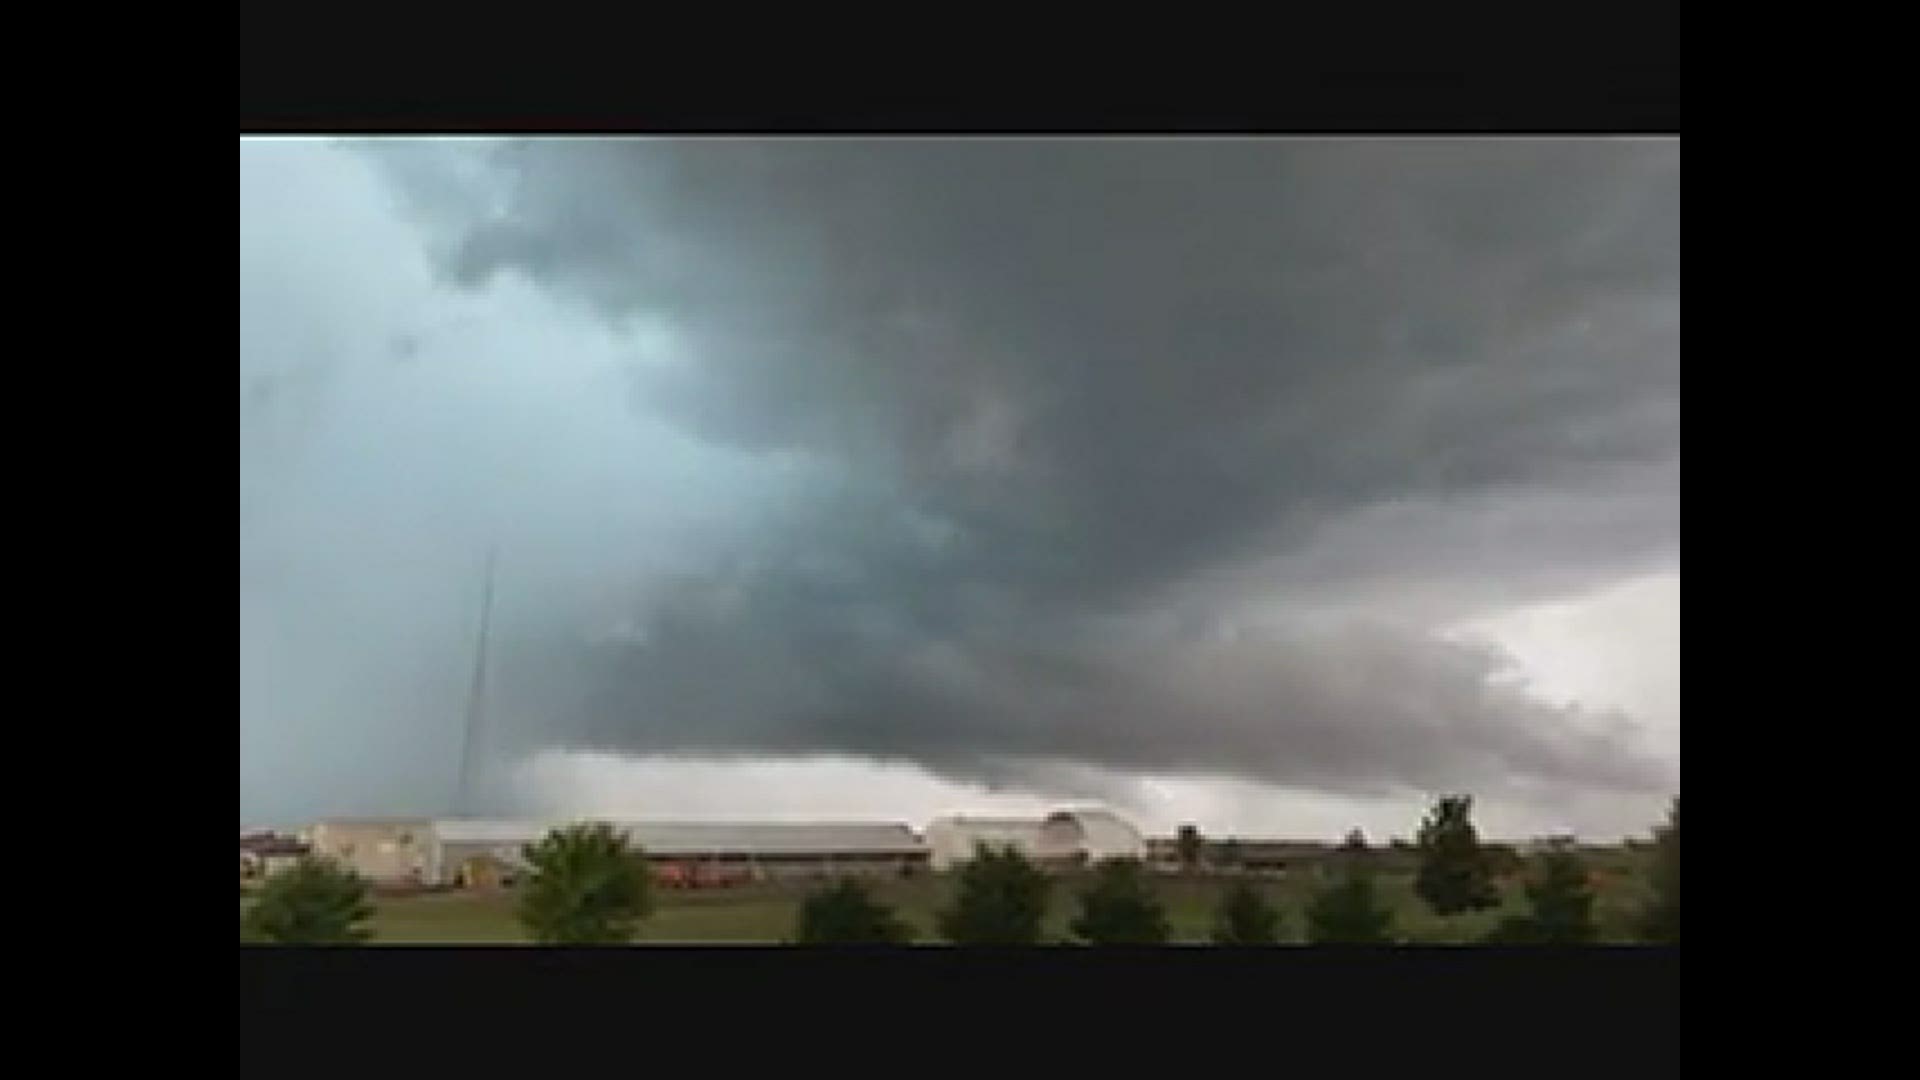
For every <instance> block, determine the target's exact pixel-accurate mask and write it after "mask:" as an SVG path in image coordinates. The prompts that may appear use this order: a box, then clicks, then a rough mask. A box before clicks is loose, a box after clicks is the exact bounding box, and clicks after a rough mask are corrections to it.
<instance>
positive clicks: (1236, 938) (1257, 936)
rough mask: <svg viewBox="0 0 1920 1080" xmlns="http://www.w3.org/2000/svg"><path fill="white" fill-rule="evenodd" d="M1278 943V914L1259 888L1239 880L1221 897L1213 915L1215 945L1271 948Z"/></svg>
mask: <svg viewBox="0 0 1920 1080" xmlns="http://www.w3.org/2000/svg"><path fill="white" fill-rule="evenodd" d="M1279 940H1280V912H1279V911H1278V910H1276V909H1275V908H1274V907H1273V905H1271V904H1269V903H1267V901H1266V900H1265V898H1263V897H1262V896H1261V895H1260V892H1259V890H1258V889H1255V888H1254V887H1253V886H1251V885H1249V884H1247V883H1246V882H1244V881H1242V882H1239V883H1238V884H1236V885H1234V887H1233V888H1232V889H1229V890H1228V891H1227V895H1226V896H1224V897H1222V898H1221V901H1220V907H1219V910H1218V911H1217V912H1215V914H1214V923H1213V942H1214V944H1216V945H1273V944H1276V943H1277V942H1279Z"/></svg>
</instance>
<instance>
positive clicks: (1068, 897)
mask: <svg viewBox="0 0 1920 1080" xmlns="http://www.w3.org/2000/svg"><path fill="white" fill-rule="evenodd" d="M1590 865H1593V866H1595V867H1597V868H1600V869H1602V870H1604V871H1609V873H1608V874H1607V876H1606V877H1605V878H1604V879H1603V881H1602V884H1601V885H1600V887H1599V888H1598V889H1597V894H1598V898H1597V901H1596V904H1595V915H1596V918H1597V919H1598V920H1599V922H1600V925H1601V930H1602V936H1603V939H1604V940H1608V941H1627V940H1630V936H1629V930H1628V928H1629V926H1630V925H1631V920H1632V918H1633V914H1634V912H1635V911H1636V910H1637V909H1638V907H1639V906H1640V905H1641V904H1642V903H1643V902H1644V900H1645V885H1644V882H1643V880H1642V879H1641V878H1640V876H1639V875H1638V874H1637V873H1635V872H1634V869H1635V868H1634V863H1633V861H1631V860H1627V859H1609V858H1606V857H1604V855H1602V856H1597V857H1593V858H1590ZM1152 880H1153V885H1154V889H1155V891H1156V892H1157V893H1158V894H1159V896H1160V898H1161V901H1162V902H1163V903H1164V904H1165V905H1166V907H1167V914H1168V917H1169V919H1170V920H1171V922H1172V923H1173V930H1174V939H1175V940H1176V941H1180V942H1204V941H1206V940H1207V935H1208V932H1209V930H1210V928H1211V926H1212V923H1213V912H1214V908H1215V906H1216V905H1217V904H1218V903H1219V899H1220V896H1221V894H1222V893H1223V892H1224V891H1225V890H1226V889H1227V888H1228V887H1229V885H1230V884H1231V879H1225V878H1218V877H1177V876H1162V877H1155V878H1153V879H1152ZM1256 880H1257V881H1258V886H1259V888H1260V889H1261V890H1262V891H1263V892H1265V893H1266V894H1267V895H1268V897H1269V898H1270V900H1271V901H1272V902H1273V903H1274V904H1275V905H1276V906H1278V907H1279V908H1280V909H1281V911H1282V913H1283V930H1282V933H1283V936H1284V937H1286V938H1288V939H1292V940H1298V939H1299V938H1300V936H1301V934H1302V930H1303V927H1304V923H1305V917H1304V914H1303V912H1304V910H1305V907H1306V904H1307V902H1308V899H1309V898H1310V897H1311V896H1312V894H1313V892H1314V891H1315V890H1316V889H1317V888H1318V887H1319V884H1320V883H1319V881H1318V879H1317V878H1316V877H1315V876H1314V875H1313V873H1312V872H1311V871H1310V870H1309V871H1304V872H1301V873H1299V874H1298V875H1297V876H1295V877H1292V878H1283V879H1272V878H1266V879H1256ZM1378 884H1379V888H1380V891H1381V893H1382V895H1383V896H1384V897H1385V898H1386V900H1387V901H1388V902H1389V903H1390V904H1391V905H1392V907H1393V909H1394V912H1395V928H1396V931H1397V933H1398V935H1399V936H1400V937H1401V938H1402V939H1403V940H1406V941H1410V942H1418V943H1423V944H1451V943H1466V942H1471V941H1474V940H1476V939H1478V938H1479V937H1480V936H1481V935H1482V934H1484V933H1486V932H1487V931H1488V930H1489V929H1491V928H1492V927H1493V925H1494V924H1495V923H1497V922H1499V921H1500V920H1501V919H1502V918H1504V917H1506V916H1507V915H1509V914H1513V913H1516V912H1519V911H1521V910H1523V909H1524V907H1525V898H1524V896H1523V895H1522V893H1521V891H1520V888H1519V885H1518V884H1517V883H1508V884H1507V885H1506V887H1505V889H1504V896H1505V903H1504V904H1503V906H1502V907H1501V908H1498V909H1495V910H1492V911H1483V912H1477V913H1474V914H1471V915H1463V916H1458V917H1455V918H1451V919H1442V918H1440V917H1438V916H1435V915H1434V914H1432V913H1431V912H1429V911H1428V910H1427V909H1426V906H1425V905H1424V904H1422V903H1421V902H1420V900H1419V899H1418V897H1416V896H1415V895H1414V892H1413V874H1412V871H1411V868H1410V867H1407V866H1401V867H1397V868H1390V869H1385V870H1383V871H1381V873H1380V875H1379V877H1378ZM1080 887H1081V882H1080V881H1077V880H1074V879H1072V878H1056V879H1055V881H1054V885H1053V890H1052V894H1051V902H1050V903H1049V910H1048V920H1047V923H1048V927H1047V935H1048V937H1049V939H1051V940H1056V941H1065V940H1068V939H1069V938H1070V935H1069V933H1068V930H1067V927H1068V925H1069V924H1070V923H1071V922H1072V920H1073V917H1074V915H1075V913H1076V911H1077V909H1078V906H1079V904H1078V896H1077V893H1078V889H1079V888H1080ZM952 890H953V879H952V878H950V877H947V876H944V875H943V876H933V877H924V878H918V879H910V880H892V881H885V882H882V883H880V884H879V886H878V891H879V895H880V897H881V899H883V900H884V901H885V902H886V903H888V904H890V905H892V906H893V907H894V908H895V910H897V911H898V912H899V913H900V915H901V917H902V918H903V919H905V920H906V921H907V923H908V924H909V925H911V926H912V927H913V928H914V931H915V936H916V939H917V940H920V941H927V942H931V941H937V940H938V935H937V933H936V932H935V929H934V927H935V912H937V911H938V910H940V909H941V908H942V907H944V906H946V905H947V904H948V903H949V902H950V901H951V896H952ZM806 891H807V886H805V885H804V884H799V883H789V884H768V885H758V886H751V887H742V888H734V889H715V890H710V891H684V892H683V891H678V890H669V889H659V890H656V891H655V894H654V896H655V910H654V912H653V914H652V915H651V916H650V917H649V918H648V919H647V920H646V922H645V923H644V924H642V929H641V933H640V940H641V941H642V942H699V943H709V944H713V943H726V942H733V943H740V944H753V943H774V942H779V941H781V940H782V939H784V938H785V937H787V936H788V935H789V934H790V933H791V932H792V929H793V923H794V916H795V913H796V912H797V911H798V909H799V906H800V901H801V898H802V897H804V896H805V895H806ZM372 929H373V933H374V941H375V943H390V944H488V943H514V942H525V940H526V938H525V935H524V934H523V933H522V932H521V930H520V927H519V924H518V923H517V922H516V921H515V919H514V917H513V899H512V897H511V896H510V895H505V894H487V893H434V894H427V895H420V896H407V897H383V898H380V899H379V900H378V901H377V902H376V904H375V915H374V919H373V926H372Z"/></svg>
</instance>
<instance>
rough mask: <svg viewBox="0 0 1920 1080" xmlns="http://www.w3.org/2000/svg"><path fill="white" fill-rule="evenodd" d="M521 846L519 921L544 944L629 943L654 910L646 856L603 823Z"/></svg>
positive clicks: (563, 830) (551, 834)
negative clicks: (525, 870) (522, 870)
mask: <svg viewBox="0 0 1920 1080" xmlns="http://www.w3.org/2000/svg"><path fill="white" fill-rule="evenodd" d="M523 850H524V852H525V855H526V860H527V865H528V867H529V868H530V870H529V872H528V873H527V874H526V875H525V876H524V878H523V879H522V881H521V887H520V904H519V916H520V923H521V925H523V926H525V927H526V928H527V932H528V933H529V934H530V935H532V937H533V940H535V941H537V942H539V943H541V944H543V945H614V944H620V943H623V942H627V941H631V940H633V936H634V934H635V933H636V932H637V931H638V930H639V928H640V920H642V919H644V918H646V917H647V915H648V913H649V912H651V911H652V896H651V890H650V888H649V881H648V875H647V864H646V859H645V858H644V856H643V855H642V854H641V852H639V851H638V850H636V849H633V848H630V847H628V846H627V838H626V835H625V834H624V833H619V832H615V831H614V829H613V826H611V825H608V824H606V823H605V822H592V823H588V824H581V825H569V826H566V827H565V828H559V829H554V830H553V831H552V832H549V833H548V834H547V835H546V836H545V837H544V838H542V839H541V840H540V842H539V843H537V844H528V845H527V846H526V847H525V848H524V849H523Z"/></svg>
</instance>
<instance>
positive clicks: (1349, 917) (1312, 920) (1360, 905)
mask: <svg viewBox="0 0 1920 1080" xmlns="http://www.w3.org/2000/svg"><path fill="white" fill-rule="evenodd" d="M1307 940H1308V941H1310V942H1312V943H1313V944H1315V945H1388V944H1392V942H1393V912H1392V911H1390V910H1388V909H1387V908H1386V907H1385V906H1384V905H1382V904H1381V903H1380V901H1379V899H1378V898H1377V897H1376V895H1375V893H1374V888H1373V875H1372V874H1371V873H1369V872H1368V871H1367V870H1366V868H1365V867H1363V866H1360V865H1358V864H1352V863H1350V864H1349V865H1348V867H1347V871H1346V873H1345V874H1344V875H1342V876H1341V879H1340V880H1339V881H1337V882H1335V883H1334V884H1333V885H1332V886H1330V887H1329V888H1326V889H1324V890H1322V891H1321V892H1320V893H1319V895H1317V896H1315V897H1314V898H1313V903H1312V904H1311V905H1309V906H1308V908H1307Z"/></svg>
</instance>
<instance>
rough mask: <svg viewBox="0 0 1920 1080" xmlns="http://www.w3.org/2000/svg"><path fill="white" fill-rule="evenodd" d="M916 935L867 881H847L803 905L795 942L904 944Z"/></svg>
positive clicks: (833, 886)
mask: <svg viewBox="0 0 1920 1080" xmlns="http://www.w3.org/2000/svg"><path fill="white" fill-rule="evenodd" d="M912 936H913V934H912V931H911V930H909V929H908V927H907V925H906V924H905V923H903V922H901V921H900V920H899V918H897V917H896V916H895V915H894V913H893V911H892V910H891V909H890V908H888V907H887V906H886V905H884V904H882V903H880V902H879V901H877V900H875V899H874V898H873V896H872V894H871V893H870V892H868V890H867V886H866V885H865V884H864V883H863V882H860V881H856V880H854V879H852V878H845V879H842V880H841V881H838V882H836V883H834V884H833V885H831V886H829V887H827V888H825V889H822V890H820V891H818V892H816V893H814V894H812V895H811V896H808V897H807V898H806V900H805V901H804V902H802V903H801V905H800V918H799V926H798V927H797V928H796V930H795V933H794V940H795V941H797V942H798V943H799V944H802V945H901V944H905V943H906V942H907V941H909V940H911V938H912Z"/></svg>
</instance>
